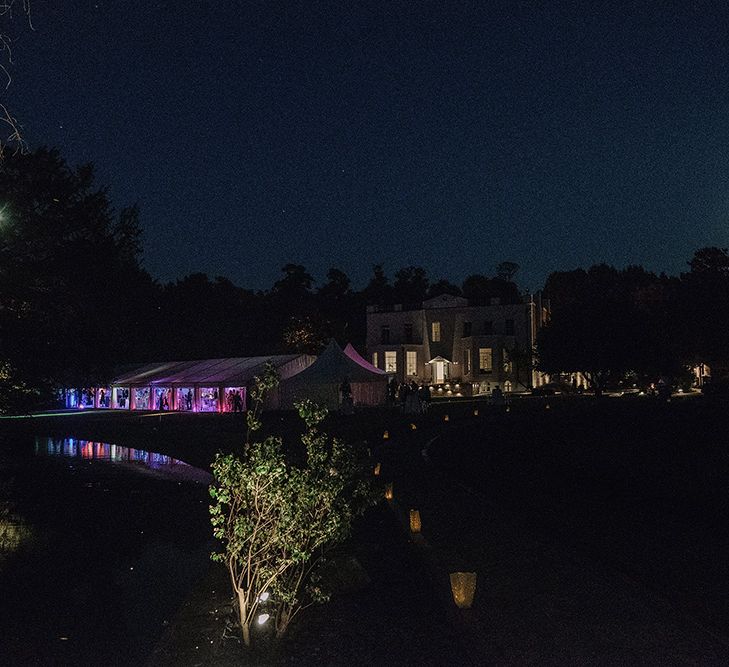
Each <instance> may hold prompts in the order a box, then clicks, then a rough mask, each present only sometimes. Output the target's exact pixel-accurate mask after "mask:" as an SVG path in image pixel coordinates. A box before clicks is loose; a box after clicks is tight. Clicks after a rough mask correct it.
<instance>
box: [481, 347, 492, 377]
mask: <svg viewBox="0 0 729 667" xmlns="http://www.w3.org/2000/svg"><path fill="white" fill-rule="evenodd" d="M492 370H493V354H492V352H491V348H490V347H480V348H478V371H479V373H490V372H491V371H492Z"/></svg>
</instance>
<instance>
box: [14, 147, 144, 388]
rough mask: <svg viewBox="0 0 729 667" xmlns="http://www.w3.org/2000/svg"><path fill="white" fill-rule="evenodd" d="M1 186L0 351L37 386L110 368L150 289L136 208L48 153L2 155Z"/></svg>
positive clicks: (125, 348) (123, 352)
mask: <svg viewBox="0 0 729 667" xmlns="http://www.w3.org/2000/svg"><path fill="white" fill-rule="evenodd" d="M0 192H2V198H3V199H2V204H1V208H2V217H1V221H0V230H1V231H0V266H1V267H2V268H1V269H0V271H1V272H2V273H1V275H0V278H1V280H0V332H1V334H2V335H1V336H0V357H2V359H3V360H4V361H5V362H7V363H9V364H10V365H11V366H12V367H13V368H14V369H15V372H16V373H17V374H18V375H19V376H20V377H22V378H24V379H26V380H28V381H29V382H31V383H33V384H34V385H42V386H47V385H48V384H50V383H52V382H62V381H66V382H70V381H72V380H80V379H82V378H83V379H85V380H87V381H88V380H89V379H91V378H96V377H101V376H103V375H106V374H108V372H109V369H110V367H111V366H112V365H113V364H115V363H116V362H118V361H122V360H123V359H124V358H125V357H126V356H127V355H128V354H129V353H130V352H131V349H132V347H133V345H134V344H133V341H134V338H133V336H134V332H135V329H136V326H137V325H138V324H139V323H140V322H141V320H143V319H147V316H148V313H147V312H146V307H147V304H148V295H150V294H151V293H152V292H153V290H154V285H153V282H152V280H151V278H150V277H149V275H148V274H147V273H146V272H144V271H143V269H142V268H141V266H140V264H139V250H140V231H139V224H138V213H137V210H136V209H135V208H128V209H124V210H122V211H121V212H120V213H115V212H114V210H113V208H112V205H111V203H110V201H109V199H108V196H107V193H106V191H105V190H104V189H101V188H99V187H98V186H96V185H95V183H94V171H93V167H92V166H91V165H83V166H81V167H78V168H72V167H70V166H69V165H68V164H67V163H66V162H65V161H64V160H63V158H61V156H60V155H59V153H58V152H57V151H55V150H48V149H39V150H37V151H34V152H33V153H28V154H21V153H16V154H14V155H8V156H6V159H5V160H4V161H3V162H2V163H1V164H0Z"/></svg>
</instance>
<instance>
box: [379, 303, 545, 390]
mask: <svg viewBox="0 0 729 667" xmlns="http://www.w3.org/2000/svg"><path fill="white" fill-rule="evenodd" d="M547 317H548V305H547V304H546V303H542V299H541V295H540V294H537V295H535V296H534V297H532V296H529V297H528V298H526V299H525V300H524V302H523V303H518V304H501V303H499V301H498V299H492V303H491V305H488V306H471V305H469V302H468V300H467V299H464V298H462V297H458V296H452V295H449V294H444V295H442V296H438V297H434V298H432V299H428V300H427V301H423V302H422V304H418V305H417V306H414V307H404V306H402V305H397V304H396V305H394V306H384V307H383V306H368V307H367V353H368V355H369V360H370V361H371V362H372V363H373V364H374V365H375V366H377V368H381V369H382V370H384V371H385V372H386V373H388V374H389V375H392V376H393V377H395V378H396V379H397V380H398V381H399V382H402V381H410V380H415V381H416V382H419V383H420V382H424V383H428V384H431V385H434V386H439V387H440V390H441V391H443V390H444V389H445V391H451V392H452V393H454V394H458V393H461V394H463V395H468V394H481V393H490V392H491V391H492V390H493V389H494V388H495V387H496V386H499V387H500V388H501V390H502V391H505V392H510V391H523V390H525V389H527V388H529V387H534V386H539V385H540V384H542V382H543V381H544V378H543V376H542V375H541V374H540V373H537V372H536V371H534V370H533V368H532V364H531V353H532V350H533V348H534V343H535V339H536V334H537V331H538V330H539V328H540V327H541V326H542V325H543V324H544V323H545V322H546V320H547Z"/></svg>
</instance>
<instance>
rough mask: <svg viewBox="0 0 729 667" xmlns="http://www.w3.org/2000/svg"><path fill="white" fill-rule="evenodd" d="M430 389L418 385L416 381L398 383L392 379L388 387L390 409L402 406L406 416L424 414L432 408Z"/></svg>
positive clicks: (425, 385) (424, 385) (423, 385)
mask: <svg viewBox="0 0 729 667" xmlns="http://www.w3.org/2000/svg"><path fill="white" fill-rule="evenodd" d="M430 399H431V396H430V387H429V386H428V385H427V384H420V385H419V384H418V383H417V382H415V380H411V381H410V382H402V383H401V384H398V383H397V380H396V379H395V378H392V379H391V380H390V382H389V383H388V385H387V404H388V405H389V406H390V407H396V406H400V407H401V408H402V411H403V412H404V413H406V414H422V413H425V412H427V411H428V408H429V407H430Z"/></svg>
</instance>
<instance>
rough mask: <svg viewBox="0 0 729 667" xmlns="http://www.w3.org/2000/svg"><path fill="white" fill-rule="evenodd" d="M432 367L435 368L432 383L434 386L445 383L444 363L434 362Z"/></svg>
mask: <svg viewBox="0 0 729 667" xmlns="http://www.w3.org/2000/svg"><path fill="white" fill-rule="evenodd" d="M433 365H434V367H435V370H434V373H435V377H434V378H433V381H434V382H435V384H443V382H445V362H444V361H436V362H435V364H433Z"/></svg>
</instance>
